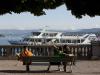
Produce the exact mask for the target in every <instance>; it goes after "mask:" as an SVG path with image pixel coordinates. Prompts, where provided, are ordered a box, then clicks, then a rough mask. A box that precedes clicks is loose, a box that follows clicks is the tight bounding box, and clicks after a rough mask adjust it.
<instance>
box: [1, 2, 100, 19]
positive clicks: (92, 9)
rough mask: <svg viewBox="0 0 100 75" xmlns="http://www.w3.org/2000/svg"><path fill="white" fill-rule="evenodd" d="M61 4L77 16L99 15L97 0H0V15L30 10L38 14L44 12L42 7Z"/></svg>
mask: <svg viewBox="0 0 100 75" xmlns="http://www.w3.org/2000/svg"><path fill="white" fill-rule="evenodd" d="M63 4H65V5H66V7H67V9H68V10H71V13H72V14H73V15H75V16H76V17H78V18H81V17H82V15H89V16H91V17H92V16H95V15H100V5H99V0H0V15H3V14H5V13H10V14H11V13H12V12H14V13H21V12H30V13H32V14H34V15H35V16H40V15H44V14H46V13H45V11H44V9H55V8H56V7H58V6H61V5H63ZM61 14H63V13H61Z"/></svg>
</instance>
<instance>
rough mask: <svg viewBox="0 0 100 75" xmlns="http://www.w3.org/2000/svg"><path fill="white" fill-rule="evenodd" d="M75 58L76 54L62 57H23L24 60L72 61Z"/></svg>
mask: <svg viewBox="0 0 100 75" xmlns="http://www.w3.org/2000/svg"><path fill="white" fill-rule="evenodd" d="M73 60H74V56H66V57H63V58H60V57H58V56H32V57H23V62H26V63H28V62H30V61H31V62H64V61H67V62H72V61H73Z"/></svg>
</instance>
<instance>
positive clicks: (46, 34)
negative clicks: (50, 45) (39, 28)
mask: <svg viewBox="0 0 100 75" xmlns="http://www.w3.org/2000/svg"><path fill="white" fill-rule="evenodd" d="M56 35H57V33H44V34H43V35H42V36H48V37H54V36H56Z"/></svg>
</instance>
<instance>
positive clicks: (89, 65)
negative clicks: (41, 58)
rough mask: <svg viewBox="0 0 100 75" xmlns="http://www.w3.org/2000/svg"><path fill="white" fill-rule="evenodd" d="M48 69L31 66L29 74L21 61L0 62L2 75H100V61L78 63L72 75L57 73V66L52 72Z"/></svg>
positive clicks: (0, 74)
mask: <svg viewBox="0 0 100 75" xmlns="http://www.w3.org/2000/svg"><path fill="white" fill-rule="evenodd" d="M61 68H62V67H61ZM46 69H47V66H46V65H45V66H43V65H39V66H31V67H30V70H31V71H30V72H29V73H27V72H25V66H23V65H22V63H21V62H19V61H15V60H0V75H100V61H77V64H76V66H73V72H72V73H65V72H63V71H56V70H57V66H52V67H51V69H50V72H47V71H46ZM67 70H68V69H67Z"/></svg>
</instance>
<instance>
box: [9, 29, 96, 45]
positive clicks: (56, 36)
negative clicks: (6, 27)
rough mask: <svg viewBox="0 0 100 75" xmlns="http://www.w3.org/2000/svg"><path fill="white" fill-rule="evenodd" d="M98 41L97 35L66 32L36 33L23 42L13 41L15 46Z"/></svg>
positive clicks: (11, 42)
mask: <svg viewBox="0 0 100 75" xmlns="http://www.w3.org/2000/svg"><path fill="white" fill-rule="evenodd" d="M96 39H97V37H96V35H95V34H92V33H91V34H82V35H75V34H74V35H72V34H70V35H69V34H67V33H65V32H54V31H47V30H45V31H44V30H43V31H36V32H32V35H30V36H26V37H24V38H23V40H19V41H12V40H10V41H9V43H10V44H13V45H42V44H91V41H95V40H96Z"/></svg>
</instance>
